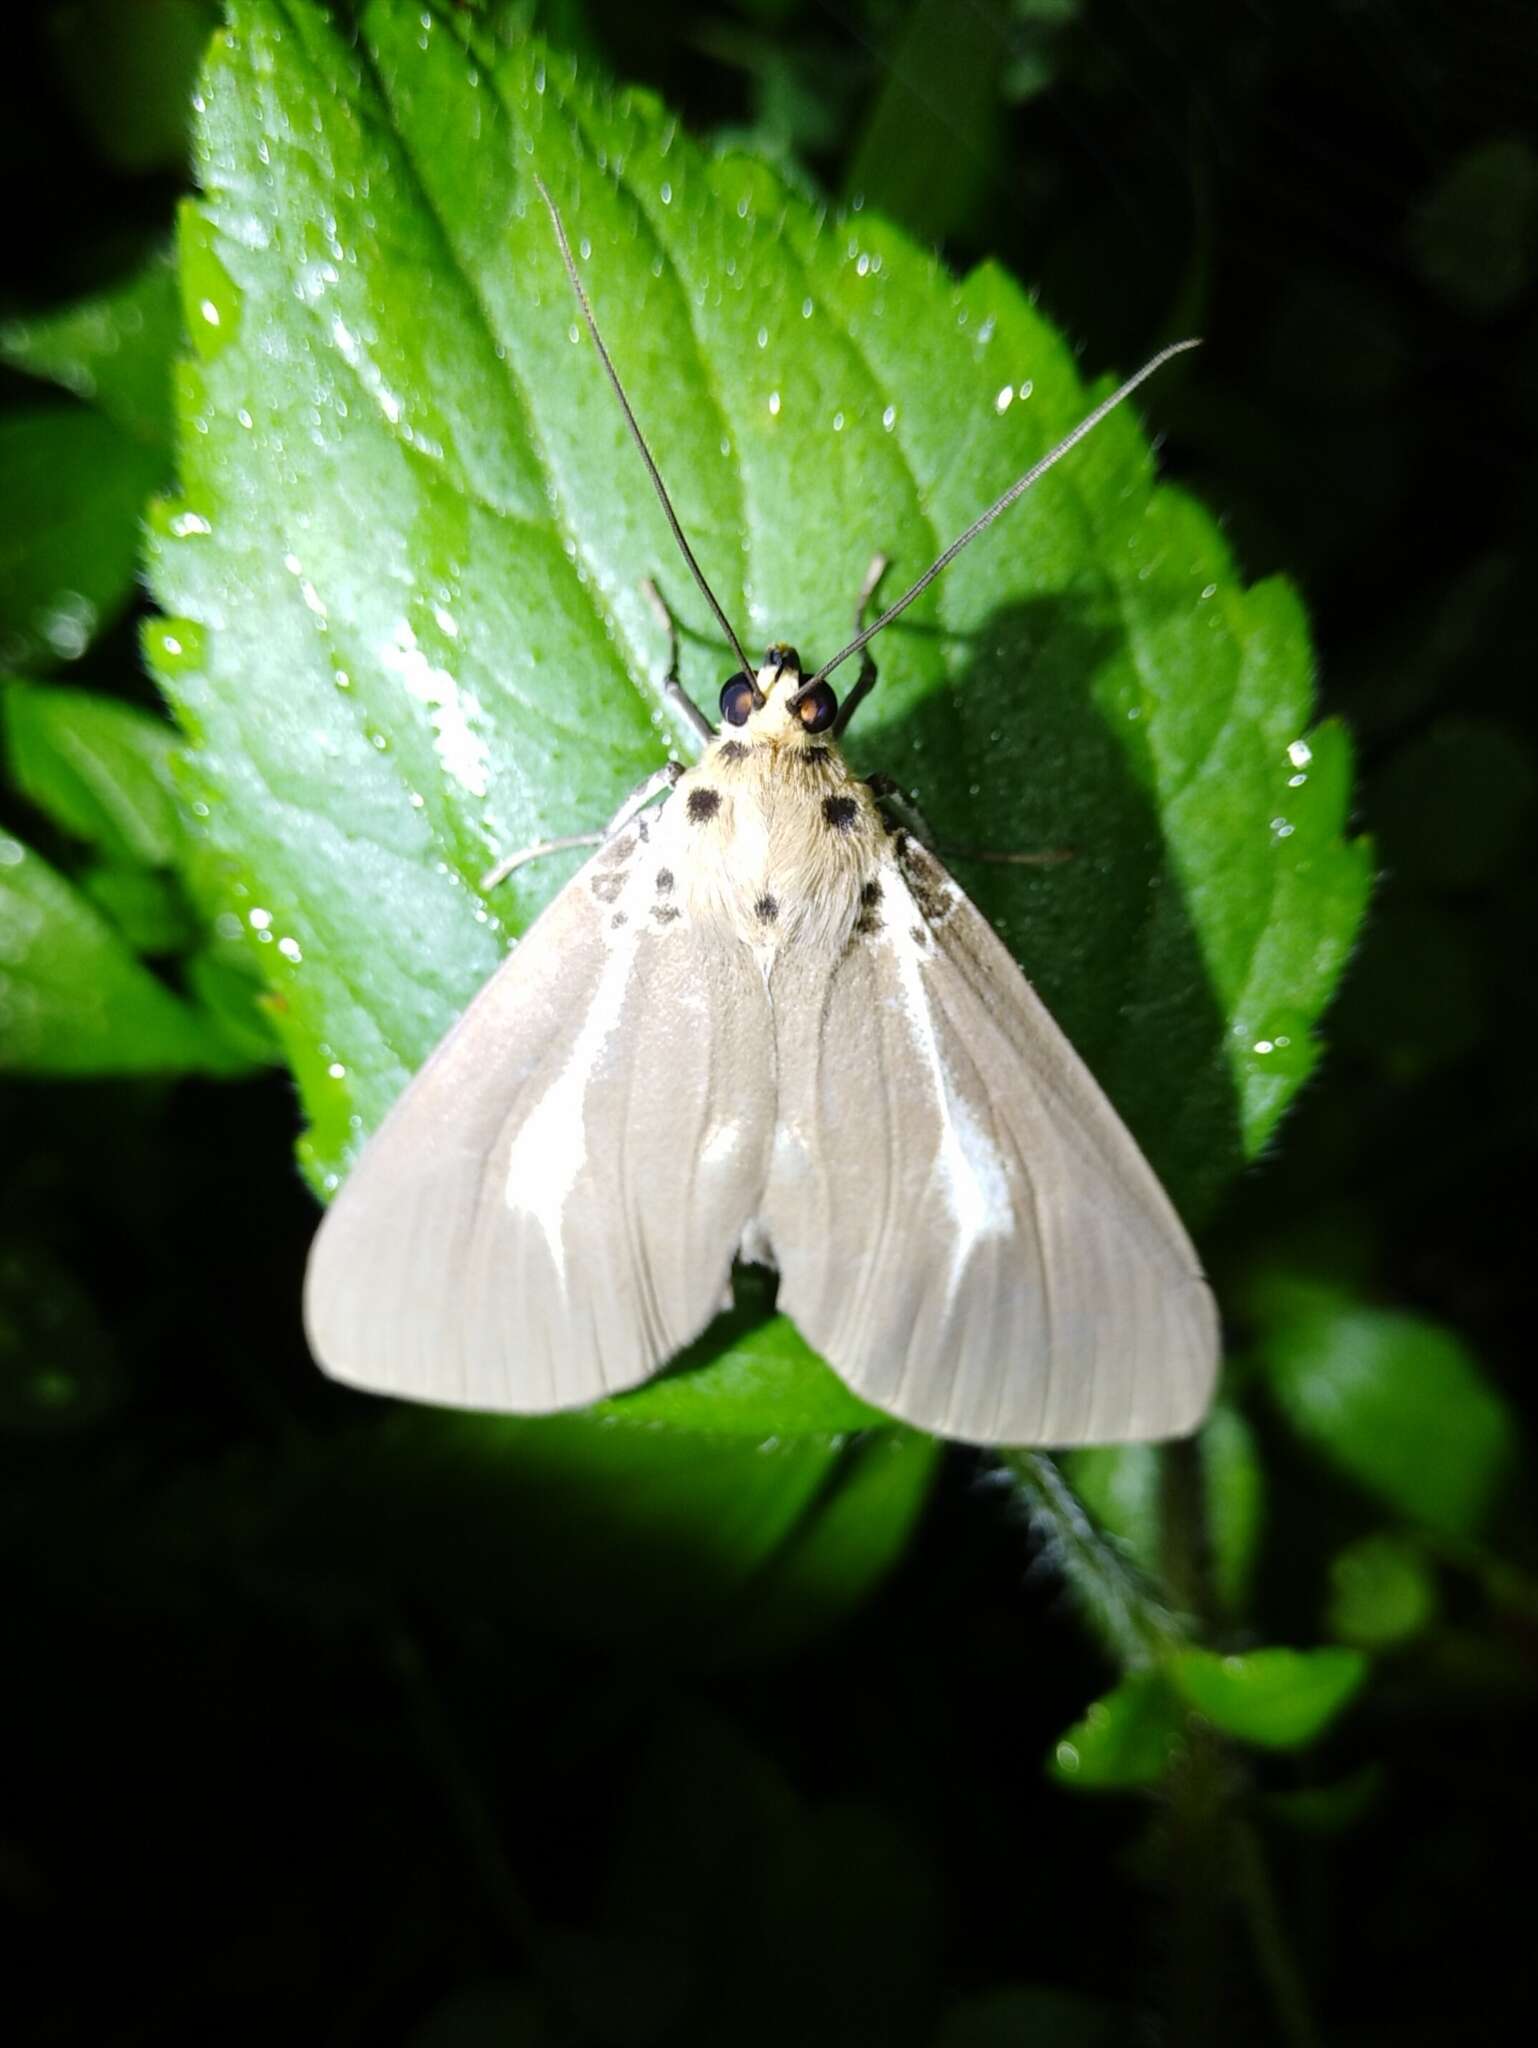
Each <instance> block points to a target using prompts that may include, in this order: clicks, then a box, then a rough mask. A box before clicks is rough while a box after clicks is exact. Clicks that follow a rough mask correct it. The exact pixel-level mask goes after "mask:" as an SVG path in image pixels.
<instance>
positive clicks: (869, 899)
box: [860, 882, 881, 910]
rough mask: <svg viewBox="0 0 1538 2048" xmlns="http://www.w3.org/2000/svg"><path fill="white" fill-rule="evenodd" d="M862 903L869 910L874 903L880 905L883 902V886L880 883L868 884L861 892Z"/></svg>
mask: <svg viewBox="0 0 1538 2048" xmlns="http://www.w3.org/2000/svg"><path fill="white" fill-rule="evenodd" d="M860 901H861V902H862V903H863V904H864V905H865V908H866V909H867V910H869V909H870V907H871V905H872V904H873V903H879V902H880V901H881V884H880V883H879V882H867V883H866V884H865V886H864V888H863V889H861V891H860Z"/></svg>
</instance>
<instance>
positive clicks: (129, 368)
mask: <svg viewBox="0 0 1538 2048" xmlns="http://www.w3.org/2000/svg"><path fill="white" fill-rule="evenodd" d="M181 338H182V315H181V294H180V290H179V287H178V283H177V273H176V265H175V263H174V262H173V260H172V259H171V258H170V257H169V256H167V255H156V256H152V257H151V258H150V260H149V261H148V262H147V263H145V264H143V265H142V266H141V267H140V268H139V269H138V270H136V271H135V272H133V274H132V275H131V276H130V277H129V278H128V279H127V280H126V281H125V282H124V283H122V284H119V285H115V286H113V287H112V288H111V289H110V290H107V291H104V292H98V293H96V294H94V295H93V296H92V297H90V298H85V299H77V300H76V301H75V303H74V304H73V305H70V306H66V307H63V308H62V309H61V310H59V311H56V312H51V313H39V314H34V315H33V316H32V317H31V318H29V319H25V320H8V321H6V322H4V323H3V324H0V362H7V363H9V364H10V365H11V367H12V368H13V369H17V370H24V371H26V372H27V373H28V374H29V375H31V376H33V377H43V378H46V379H48V380H49V381H50V382H51V383H54V384H58V385H61V386H62V387H63V388H64V390H66V391H68V392H70V393H71V394H72V395H73V396H74V397H76V398H79V399H82V400H84V402H85V403H86V404H88V405H94V406H95V407H96V409H97V410H98V411H99V412H101V413H102V414H103V415H104V416H105V417H106V418H107V419H110V420H111V421H112V422H113V424H114V425H115V426H118V427H121V428H122V429H123V431H124V433H126V434H130V435H132V436H133V437H134V438H135V439H136V440H139V441H144V442H148V443H149V444H150V445H151V446H153V447H156V448H167V449H168V448H169V447H170V445H171V430H172V408H171V363H172V359H173V357H174V356H175V354H176V351H177V349H178V348H179V346H180V344H181ZM159 480H160V479H157V481H159Z"/></svg>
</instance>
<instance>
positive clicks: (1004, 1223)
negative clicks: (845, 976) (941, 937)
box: [882, 876, 1015, 1308]
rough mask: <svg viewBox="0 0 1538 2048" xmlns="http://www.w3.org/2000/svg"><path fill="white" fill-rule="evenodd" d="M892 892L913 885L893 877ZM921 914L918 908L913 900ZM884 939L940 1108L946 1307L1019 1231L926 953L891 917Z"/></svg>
mask: <svg viewBox="0 0 1538 2048" xmlns="http://www.w3.org/2000/svg"><path fill="white" fill-rule="evenodd" d="M887 886H888V888H889V889H891V888H893V887H898V888H901V889H902V891H903V894H904V895H905V896H906V895H908V890H907V885H906V884H905V883H903V882H902V881H901V880H900V879H899V878H897V877H896V876H893V877H892V879H891V881H889V882H888V884H887ZM909 907H910V908H911V909H912V910H913V912H914V915H915V916H916V915H917V906H916V905H914V904H913V903H912V899H911V897H910V898H909ZM882 936H883V937H884V938H885V940H886V942H887V944H888V945H890V947H891V948H892V952H893V956H894V957H895V959H896V961H897V973H898V980H899V983H900V985H901V989H902V999H903V1008H904V1009H905V1010H906V1012H907V1015H908V1023H909V1027H910V1029H911V1030H912V1033H913V1040H914V1044H915V1045H916V1046H917V1048H918V1051H919V1053H920V1055H921V1056H922V1058H923V1061H924V1065H925V1067H926V1068H927V1069H928V1072H929V1077H930V1081H931V1084H932V1085H933V1088H934V1095H935V1109H936V1113H937V1115H938V1117H939V1123H940V1149H939V1152H938V1154H937V1156H936V1159H935V1166H934V1170H935V1172H936V1173H937V1174H938V1175H939V1178H940V1184H941V1188H942V1191H943V1193H944V1196H945V1201H946V1205H947V1207H948V1208H949V1210H950V1212H951V1220H952V1222H953V1223H954V1224H955V1226H956V1234H955V1238H954V1240H953V1242H952V1246H951V1267H950V1273H949V1276H948V1278H947V1281H946V1307H947V1308H949V1307H950V1305H951V1303H952V1302H953V1301H954V1300H955V1298H956V1290H957V1289H958V1287H959V1286H960V1285H961V1276H962V1274H963V1273H964V1272H965V1271H966V1268H967V1263H968V1261H969V1260H970V1259H971V1257H972V1254H973V1253H974V1252H975V1251H976V1250H977V1248H978V1246H979V1245H981V1244H983V1243H985V1242H986V1241H987V1240H988V1239H989V1238H993V1237H1009V1236H1011V1235H1013V1232H1014V1227H1015V1217H1014V1206H1013V1204H1012V1203H1011V1201H1010V1195H1009V1179H1008V1176H1007V1174H1006V1173H1005V1171H1004V1166H1003V1162H1002V1160H1001V1159H1000V1158H999V1155H998V1152H997V1150H996V1149H995V1147H994V1146H993V1144H992V1143H991V1142H990V1140H989V1138H988V1136H987V1134H986V1132H984V1131H983V1130H982V1129H981V1128H980V1127H979V1125H978V1123H977V1120H976V1118H975V1117H974V1116H973V1115H972V1112H971V1110H970V1109H969V1108H968V1107H967V1104H966V1103H965V1101H964V1100H963V1099H962V1097H961V1096H960V1094H959V1093H958V1092H957V1091H956V1089H955V1087H954V1085H953V1083H952V1081H951V1077H950V1073H949V1071H948V1070H947V1068H946V1064H945V1059H944V1056H943V1054H942V1053H941V1051H940V1044H939V1040H938V1038H937V1037H936V1035H935V1027H934V1019H933V1018H932V1017H931V1015H930V1011H929V992H928V990H927V989H926V988H925V986H924V975H923V954H922V951H921V949H920V947H919V946H918V944H917V943H916V942H915V940H914V939H913V937H912V936H911V934H910V932H909V929H908V926H907V923H906V921H905V920H903V919H900V918H891V919H889V920H888V922H887V923H886V925H885V926H884V927H883V933H882Z"/></svg>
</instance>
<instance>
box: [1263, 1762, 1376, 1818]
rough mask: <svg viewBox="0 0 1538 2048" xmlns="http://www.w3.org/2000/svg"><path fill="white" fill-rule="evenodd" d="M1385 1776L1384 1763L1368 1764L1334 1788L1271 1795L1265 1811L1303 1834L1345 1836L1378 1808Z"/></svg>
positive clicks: (1306, 1787)
mask: <svg viewBox="0 0 1538 2048" xmlns="http://www.w3.org/2000/svg"><path fill="white" fill-rule="evenodd" d="M1384 1776H1385V1774H1384V1770H1383V1766H1382V1765H1381V1764H1364V1765H1363V1766H1362V1768H1361V1769H1360V1770H1359V1771H1352V1772H1351V1773H1350V1774H1349V1775H1348V1776H1347V1777H1344V1778H1337V1779H1336V1780H1335V1782H1334V1783H1333V1784H1331V1785H1304V1786H1300V1787H1299V1788H1298V1790H1297V1791H1295V1792H1270V1793H1267V1794H1266V1796H1265V1802H1264V1803H1265V1808H1266V1811H1267V1813H1269V1814H1272V1815H1274V1816H1275V1818H1276V1819H1277V1820H1281V1821H1285V1822H1286V1824H1287V1825H1288V1826H1289V1827H1291V1828H1296V1829H1297V1831H1298V1833H1299V1834H1304V1835H1343V1834H1344V1833H1345V1832H1346V1830H1347V1829H1348V1828H1353V1827H1355V1826H1356V1824H1357V1823H1358V1821H1360V1820H1361V1819H1362V1818H1363V1817H1364V1816H1365V1815H1366V1814H1368V1813H1370V1812H1371V1811H1372V1809H1373V1808H1374V1806H1376V1805H1377V1803H1378V1801H1379V1800H1380V1799H1381V1797H1382V1795H1383V1787H1384Z"/></svg>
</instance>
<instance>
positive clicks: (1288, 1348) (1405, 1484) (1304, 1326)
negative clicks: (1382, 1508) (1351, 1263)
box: [1258, 1289, 1515, 1536]
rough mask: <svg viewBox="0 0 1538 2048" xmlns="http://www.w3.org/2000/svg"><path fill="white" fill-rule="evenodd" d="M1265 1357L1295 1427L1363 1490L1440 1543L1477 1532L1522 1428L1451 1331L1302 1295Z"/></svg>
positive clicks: (1266, 1342) (1263, 1343)
mask: <svg viewBox="0 0 1538 2048" xmlns="http://www.w3.org/2000/svg"><path fill="white" fill-rule="evenodd" d="M1258 1352H1259V1356H1260V1358H1261V1361H1262V1363H1263V1364H1264V1367H1265V1369H1266V1373H1267V1377H1268V1380H1269V1384H1270V1387H1271V1391H1272V1393H1273V1394H1274V1395H1275V1397H1276V1400H1277V1402H1278V1404H1279V1405H1280V1407H1281V1408H1282V1410H1283V1412H1284V1413H1285V1414H1286V1416H1287V1418H1288V1420H1289V1421H1290V1422H1291V1423H1292V1424H1293V1426H1294V1427H1295V1428H1296V1429H1297V1430H1298V1432H1299V1433H1300V1434H1301V1435H1302V1436H1304V1437H1306V1438H1307V1439H1308V1441H1309V1442H1310V1443H1312V1444H1313V1445H1314V1446H1315V1447H1316V1448H1317V1449H1318V1450H1320V1451H1322V1452H1323V1453H1324V1454H1325V1455H1326V1456H1327V1457H1329V1458H1330V1459H1331V1460H1333V1462H1334V1463H1335V1464H1337V1465H1338V1466H1340V1467H1341V1469H1342V1470H1343V1471H1345V1472H1348V1473H1349V1474H1350V1476H1351V1477H1352V1478H1353V1479H1355V1480H1356V1481H1357V1483H1358V1484H1359V1485H1361V1486H1364V1487H1366V1488H1367V1489H1368V1491H1369V1492H1371V1493H1373V1494H1375V1495H1376V1496H1377V1497H1378V1498H1379V1499H1380V1500H1383V1501H1386V1502H1387V1503H1388V1504H1389V1506H1391V1507H1392V1508H1394V1509H1395V1510H1396V1512H1398V1513H1399V1514H1402V1515H1404V1516H1405V1518H1406V1519H1407V1520H1409V1521H1411V1522H1415V1523H1419V1524H1421V1525H1422V1526H1423V1527H1425V1528H1428V1529H1434V1530H1436V1531H1437V1532H1438V1533H1439V1534H1441V1535H1445V1536H1469V1535H1473V1534H1475V1533H1476V1532H1477V1531H1478V1529H1479V1528H1480V1526H1481V1525H1482V1523H1483V1521H1484V1519H1485V1515H1486V1512H1487V1510H1488V1508H1489V1505H1490V1502H1491V1499H1492V1497H1493V1495H1494V1492H1495V1489H1496V1486H1497V1484H1498V1483H1499V1481H1500V1478H1501V1475H1502V1473H1503V1471H1504V1470H1505V1468H1506V1466H1507V1464H1508V1462H1509V1460H1510V1458H1511V1456H1512V1454H1513V1451H1514V1448H1515V1442H1514V1433H1513V1424H1512V1419H1511V1416H1510V1413H1509V1411H1508V1409H1507V1407H1506V1404H1505V1402H1504V1401H1503V1400H1502V1399H1501V1397H1500V1395H1499V1394H1497V1393H1496V1392H1495V1390H1494V1389H1493V1388H1492V1387H1491V1386H1490V1384H1489V1383H1488V1381H1487V1380H1486V1379H1485V1378H1484V1376H1483V1374H1482V1373H1481V1372H1480V1369H1479V1366H1478V1364H1477V1362H1476V1361H1475V1359H1474V1357H1473V1355H1472V1353H1471V1352H1470V1351H1469V1350H1468V1348H1467V1346H1466V1345H1464V1344H1463V1343H1462V1342H1461V1341H1460V1340H1459V1338H1457V1337H1456V1336H1455V1335H1454V1334H1453V1333H1452V1331H1450V1330H1446V1329H1443V1328H1442V1327H1441V1326H1440V1325H1439V1324H1436V1323H1433V1322H1430V1321H1428V1320H1426V1319H1425V1318H1424V1317H1420V1316H1414V1315H1407V1314H1401V1313H1396V1312H1394V1311H1392V1310H1387V1309H1376V1308H1364V1307H1361V1306H1359V1305H1358V1304H1357V1303H1355V1302H1353V1301H1351V1300H1349V1299H1347V1298H1346V1297H1343V1296H1339V1295H1336V1294H1334V1293H1333V1292H1331V1291H1330V1290H1328V1289H1323V1290H1319V1291H1318V1292H1317V1293H1316V1294H1314V1295H1313V1296H1312V1297H1309V1296H1307V1295H1300V1296H1299V1297H1298V1299H1297V1302H1296V1308H1295V1312H1294V1313H1292V1314H1290V1315H1283V1316H1281V1317H1279V1318H1278V1320H1277V1321H1276V1322H1275V1323H1274V1324H1273V1325H1272V1326H1271V1327H1270V1328H1268V1329H1266V1330H1265V1331H1264V1332H1263V1333H1262V1336H1261V1340H1260V1344H1259V1347H1258Z"/></svg>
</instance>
